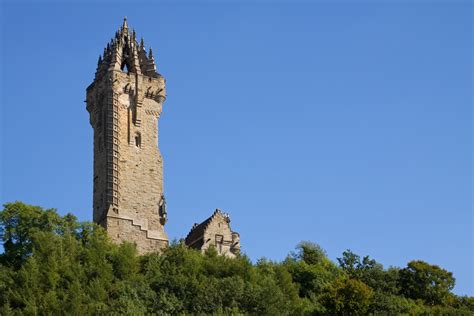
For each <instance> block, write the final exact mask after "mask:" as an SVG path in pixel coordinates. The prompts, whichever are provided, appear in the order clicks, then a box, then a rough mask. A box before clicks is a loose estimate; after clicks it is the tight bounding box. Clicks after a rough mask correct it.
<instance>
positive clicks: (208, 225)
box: [185, 209, 240, 258]
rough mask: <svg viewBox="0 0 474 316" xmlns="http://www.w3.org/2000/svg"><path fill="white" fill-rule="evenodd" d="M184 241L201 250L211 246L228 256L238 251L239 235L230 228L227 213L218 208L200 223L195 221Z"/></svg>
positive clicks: (234, 254)
mask: <svg viewBox="0 0 474 316" xmlns="http://www.w3.org/2000/svg"><path fill="white" fill-rule="evenodd" d="M185 243H186V245H187V246H189V247H192V248H195V249H199V250H201V251H202V252H205V251H206V250H207V249H209V247H211V246H213V247H215V249H216V250H217V253H219V254H220V255H224V256H227V257H230V258H233V257H235V256H236V255H237V254H238V253H240V235H239V233H237V232H234V231H232V230H231V228H230V217H229V214H227V213H222V212H221V211H220V210H219V209H217V210H216V211H215V212H214V214H212V216H211V217H209V218H208V219H206V220H205V221H204V222H202V223H201V224H198V223H195V224H194V225H193V227H192V229H191V231H190V232H189V234H188V236H186V239H185Z"/></svg>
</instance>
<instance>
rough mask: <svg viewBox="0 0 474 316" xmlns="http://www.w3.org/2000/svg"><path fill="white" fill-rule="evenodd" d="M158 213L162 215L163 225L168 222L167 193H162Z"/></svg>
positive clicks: (161, 221)
mask: <svg viewBox="0 0 474 316" xmlns="http://www.w3.org/2000/svg"><path fill="white" fill-rule="evenodd" d="M158 214H159V215H160V223H161V225H164V224H166V221H167V220H168V219H167V213H166V199H165V195H164V194H162V195H161V199H160V202H159V203H158Z"/></svg>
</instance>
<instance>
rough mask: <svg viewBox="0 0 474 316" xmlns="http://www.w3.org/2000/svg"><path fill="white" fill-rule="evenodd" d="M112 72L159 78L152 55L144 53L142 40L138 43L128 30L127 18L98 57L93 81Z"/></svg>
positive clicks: (133, 33)
mask: <svg viewBox="0 0 474 316" xmlns="http://www.w3.org/2000/svg"><path fill="white" fill-rule="evenodd" d="M150 51H151V48H150ZM113 70H121V71H128V72H129V73H135V74H139V75H145V76H148V77H153V78H158V77H161V75H160V74H159V73H158V72H157V70H156V65H155V59H154V57H153V55H152V54H147V52H146V48H145V43H144V41H143V39H142V40H141V41H140V43H139V42H138V41H137V38H136V33H135V30H133V29H132V30H130V29H129V27H128V21H127V17H124V19H123V24H122V27H120V28H119V29H118V30H117V32H115V36H114V37H113V38H112V39H111V40H110V42H109V43H108V44H107V46H106V47H105V48H104V53H103V54H102V55H101V56H99V61H98V64H97V71H96V73H95V79H96V80H97V79H99V78H101V77H102V76H103V75H104V74H105V73H107V72H108V71H113Z"/></svg>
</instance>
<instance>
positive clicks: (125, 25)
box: [122, 16, 128, 29]
mask: <svg viewBox="0 0 474 316" xmlns="http://www.w3.org/2000/svg"><path fill="white" fill-rule="evenodd" d="M122 28H123V29H128V23H127V17H126V16H124V17H123V26H122Z"/></svg>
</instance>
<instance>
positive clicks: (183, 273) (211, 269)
mask: <svg viewBox="0 0 474 316" xmlns="http://www.w3.org/2000/svg"><path fill="white" fill-rule="evenodd" d="M0 239H1V241H2V242H3V247H4V253H3V254H1V255H0V314H1V315H65V314H67V315H92V314H94V315H117V314H122V315H145V314H156V315H177V314H178V315H182V314H193V315H195V314H213V315H222V314H224V315H241V314H250V315H370V314H372V315H399V314H407V315H473V314H474V298H472V297H459V296H456V295H454V294H453V293H452V292H451V290H452V289H453V287H454V284H455V279H454V277H453V275H452V273H451V272H448V271H446V270H445V269H443V268H441V267H439V266H436V265H432V264H429V263H426V262H423V261H420V260H415V261H411V262H408V264H407V266H406V267H403V268H396V267H390V268H388V269H385V268H384V267H383V266H382V265H381V264H379V263H377V262H376V261H375V260H373V259H371V258H369V257H368V256H365V257H360V256H359V255H357V254H355V253H353V252H351V251H349V250H347V251H345V252H344V253H343V254H342V255H341V257H340V258H338V259H337V262H332V261H331V260H329V259H328V257H327V256H326V254H325V252H324V250H323V249H322V248H320V247H319V246H318V245H316V244H314V243H311V242H302V243H300V244H299V245H298V246H297V247H296V250H295V251H294V252H291V253H290V254H289V255H288V257H287V258H286V259H285V260H284V261H282V262H273V261H269V260H266V259H260V260H259V261H258V262H257V263H255V264H254V263H252V262H251V261H250V260H249V258H248V257H246V256H245V255H241V256H239V257H238V258H237V259H227V258H225V257H221V256H217V254H216V251H215V250H213V249H211V250H210V251H208V252H207V253H206V254H201V253H200V252H198V251H196V250H192V249H188V248H187V247H186V246H184V245H183V244H180V243H172V244H171V245H170V247H169V248H167V249H166V250H165V251H164V252H163V253H162V254H157V253H152V254H148V255H146V256H138V255H137V254H136V250H135V248H134V245H132V244H127V243H125V244H122V245H114V244H112V243H111V242H110V241H109V240H108V238H107V235H106V232H105V231H104V230H103V229H102V228H100V227H98V226H96V225H94V224H92V223H80V222H78V221H77V219H76V218H75V217H74V216H73V215H71V214H68V215H66V216H59V215H58V214H57V213H56V211H55V210H53V209H48V210H44V209H42V208H41V207H37V206H31V205H26V204H23V203H21V202H15V203H8V204H6V205H5V206H4V209H3V210H2V211H0Z"/></svg>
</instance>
